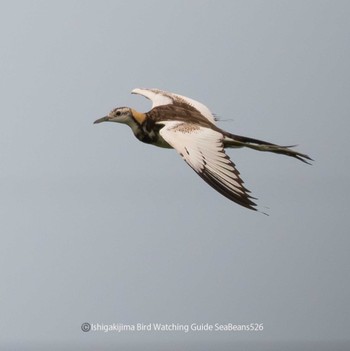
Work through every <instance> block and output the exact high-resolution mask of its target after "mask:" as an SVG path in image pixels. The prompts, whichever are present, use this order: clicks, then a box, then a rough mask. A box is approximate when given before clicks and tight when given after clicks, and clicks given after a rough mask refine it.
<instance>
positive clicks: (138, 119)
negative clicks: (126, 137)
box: [131, 109, 146, 124]
mask: <svg viewBox="0 0 350 351" xmlns="http://www.w3.org/2000/svg"><path fill="white" fill-rule="evenodd" d="M131 113H132V116H133V117H134V119H135V121H136V122H137V123H139V124H142V123H143V122H144V120H145V119H146V114H145V113H142V112H137V111H136V110H134V109H131Z"/></svg>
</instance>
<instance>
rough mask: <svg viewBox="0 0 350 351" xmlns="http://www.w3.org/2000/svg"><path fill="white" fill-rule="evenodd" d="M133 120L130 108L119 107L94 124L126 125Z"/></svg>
mask: <svg viewBox="0 0 350 351" xmlns="http://www.w3.org/2000/svg"><path fill="white" fill-rule="evenodd" d="M131 118H132V110H131V108H129V107H117V108H115V109H113V110H112V111H111V112H110V113H109V114H108V115H107V116H105V117H102V118H99V119H97V120H96V121H95V122H94V123H95V124H96V123H101V122H117V123H126V124H128V122H129V121H130V119H131Z"/></svg>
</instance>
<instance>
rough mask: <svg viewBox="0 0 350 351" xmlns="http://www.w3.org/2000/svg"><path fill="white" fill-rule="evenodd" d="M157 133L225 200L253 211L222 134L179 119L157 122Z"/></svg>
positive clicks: (249, 198) (253, 204) (247, 193)
mask: <svg viewBox="0 0 350 351" xmlns="http://www.w3.org/2000/svg"><path fill="white" fill-rule="evenodd" d="M160 123H161V124H164V127H163V128H162V129H161V130H160V132H159V133H160V135H161V136H162V137H163V139H164V140H165V141H166V142H167V143H169V144H170V145H171V146H172V147H173V148H174V149H175V150H176V151H177V152H178V153H179V154H180V155H181V156H182V158H183V159H184V160H185V161H186V162H187V163H188V165H189V166H191V167H192V168H193V169H194V171H195V172H196V173H197V174H198V175H199V176H200V177H201V178H203V179H204V180H205V181H206V182H207V183H208V184H209V185H210V186H211V187H213V188H214V189H215V190H217V191H218V192H219V193H220V194H222V195H224V196H226V197H227V198H228V199H230V200H232V201H234V202H236V203H238V204H240V205H242V206H244V207H247V208H249V209H251V210H256V208H255V207H254V206H256V204H255V203H254V202H253V201H252V200H251V199H252V197H251V196H249V190H247V189H246V188H245V187H244V186H243V181H242V179H241V178H240V176H239V172H238V170H237V169H236V167H235V165H234V163H233V162H232V161H231V160H230V159H229V157H228V156H227V155H226V153H225V151H224V147H223V141H222V139H223V135H222V134H221V133H220V132H217V131H215V130H212V129H210V128H205V127H201V126H199V125H194V124H189V123H183V122H174V121H168V122H160Z"/></svg>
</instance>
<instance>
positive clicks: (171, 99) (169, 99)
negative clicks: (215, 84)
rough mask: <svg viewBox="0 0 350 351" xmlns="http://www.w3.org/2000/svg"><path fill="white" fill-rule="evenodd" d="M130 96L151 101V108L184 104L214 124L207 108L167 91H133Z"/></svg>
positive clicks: (214, 121) (213, 118)
mask: <svg viewBox="0 0 350 351" xmlns="http://www.w3.org/2000/svg"><path fill="white" fill-rule="evenodd" d="M131 93H132V94H139V95H143V96H145V97H146V98H147V99H150V100H151V101H152V103H153V104H152V108H153V107H156V106H161V105H169V104H174V105H176V104H181V105H183V104H185V105H187V106H188V107H191V108H194V109H196V110H197V111H199V112H200V113H201V114H202V115H203V116H204V117H205V118H207V119H208V120H209V121H210V122H212V123H214V124H215V123H216V120H215V117H214V116H213V114H212V113H211V112H210V110H209V109H208V107H206V106H205V105H203V104H202V103H200V102H198V101H195V100H193V99H190V98H188V97H185V96H182V95H178V94H174V93H169V92H167V91H162V90H159V89H138V88H137V89H134V90H133V91H132V92H131Z"/></svg>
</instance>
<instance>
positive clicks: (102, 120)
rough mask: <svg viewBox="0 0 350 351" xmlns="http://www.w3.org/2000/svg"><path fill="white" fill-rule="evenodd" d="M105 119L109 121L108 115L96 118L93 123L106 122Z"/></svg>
mask: <svg viewBox="0 0 350 351" xmlns="http://www.w3.org/2000/svg"><path fill="white" fill-rule="evenodd" d="M107 121H109V117H108V116H104V117H102V118H99V119H97V120H96V121H95V122H94V124H97V123H101V122H107Z"/></svg>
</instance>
